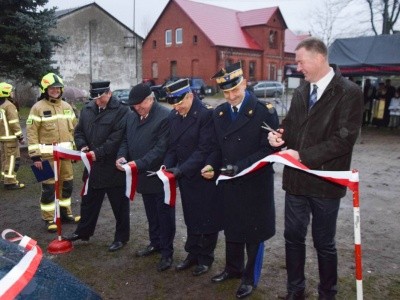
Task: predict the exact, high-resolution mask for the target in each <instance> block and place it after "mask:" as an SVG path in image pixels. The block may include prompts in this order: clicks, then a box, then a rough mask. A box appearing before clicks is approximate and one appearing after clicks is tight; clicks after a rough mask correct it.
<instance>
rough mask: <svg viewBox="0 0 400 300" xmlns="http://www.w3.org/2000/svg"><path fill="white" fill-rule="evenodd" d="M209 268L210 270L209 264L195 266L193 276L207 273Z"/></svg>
mask: <svg viewBox="0 0 400 300" xmlns="http://www.w3.org/2000/svg"><path fill="white" fill-rule="evenodd" d="M208 270H210V267H209V266H206V265H197V266H196V268H194V270H193V272H192V274H193V276H200V275H201V274H204V273H207V272H208Z"/></svg>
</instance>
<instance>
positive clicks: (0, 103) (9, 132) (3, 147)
mask: <svg viewBox="0 0 400 300" xmlns="http://www.w3.org/2000/svg"><path fill="white" fill-rule="evenodd" d="M13 94H14V92H13V86H12V85H11V84H8V83H6V82H2V83H0V153H1V177H2V179H3V181H4V188H5V189H7V190H15V189H21V188H23V187H25V185H24V184H23V183H20V182H19V181H18V180H17V171H18V169H19V165H20V151H19V146H18V142H19V143H20V144H21V145H22V144H24V143H25V142H24V136H23V135H22V131H21V126H20V124H19V116H18V111H17V108H16V107H15V105H14V103H13V100H12V99H13V97H14V95H13Z"/></svg>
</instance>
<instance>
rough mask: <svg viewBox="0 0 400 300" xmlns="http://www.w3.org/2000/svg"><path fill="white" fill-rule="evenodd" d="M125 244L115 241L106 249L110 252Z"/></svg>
mask: <svg viewBox="0 0 400 300" xmlns="http://www.w3.org/2000/svg"><path fill="white" fill-rule="evenodd" d="M125 245H126V242H121V241H115V242H113V243H112V244H111V245H110V247H108V251H110V252H114V251H117V250H119V249H121V248H122V247H123V246H125Z"/></svg>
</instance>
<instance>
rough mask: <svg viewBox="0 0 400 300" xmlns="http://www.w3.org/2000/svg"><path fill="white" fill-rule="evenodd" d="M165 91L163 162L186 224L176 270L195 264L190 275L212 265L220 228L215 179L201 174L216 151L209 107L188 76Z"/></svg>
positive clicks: (220, 216) (197, 273) (218, 199)
mask: <svg viewBox="0 0 400 300" xmlns="http://www.w3.org/2000/svg"><path fill="white" fill-rule="evenodd" d="M166 90H167V100H168V102H169V103H170V104H172V105H173V107H174V110H173V111H172V112H171V114H170V118H169V121H170V130H171V133H170V138H169V142H168V151H167V155H166V157H165V160H164V165H165V166H166V167H167V171H169V172H172V173H173V174H174V175H175V178H176V179H177V180H178V183H179V190H180V193H181V199H182V207H183V215H184V219H185V224H186V227H187V240H186V244H185V250H186V252H188V255H187V257H186V259H185V260H183V261H182V262H181V263H179V264H178V265H177V266H176V270H177V271H181V270H185V269H188V268H190V267H191V266H194V265H196V267H195V268H194V270H193V272H192V274H193V275H194V276H198V275H201V274H204V273H206V272H208V270H209V268H210V267H211V265H212V263H213V261H214V249H215V247H216V244H217V239H218V232H219V231H220V230H221V228H222V227H221V225H222V206H221V204H222V203H221V201H220V198H219V197H218V195H217V187H216V184H215V181H212V180H207V179H205V178H203V177H202V176H201V169H202V168H203V167H204V166H205V164H206V163H207V162H208V161H209V160H210V161H209V163H210V164H214V165H215V163H214V161H212V159H213V157H214V156H213V155H214V154H215V152H218V151H217V147H216V146H217V145H216V139H215V134H214V126H213V122H212V110H211V109H210V108H209V107H206V106H205V105H204V104H203V103H202V102H201V101H200V100H199V99H198V98H197V97H196V96H195V95H194V93H193V92H192V91H191V89H190V86H189V80H188V79H181V80H178V81H176V82H174V83H172V84H170V85H168V86H167V87H166Z"/></svg>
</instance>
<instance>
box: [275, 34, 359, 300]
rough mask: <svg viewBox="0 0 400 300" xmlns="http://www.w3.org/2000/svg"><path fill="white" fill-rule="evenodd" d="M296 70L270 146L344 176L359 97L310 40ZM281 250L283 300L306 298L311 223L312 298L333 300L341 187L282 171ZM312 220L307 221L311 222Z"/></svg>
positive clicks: (290, 170)
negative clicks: (298, 77) (297, 80)
mask: <svg viewBox="0 0 400 300" xmlns="http://www.w3.org/2000/svg"><path fill="white" fill-rule="evenodd" d="M295 53H296V62H297V71H299V72H301V73H303V74H304V79H305V80H304V82H303V83H302V84H301V85H300V86H299V87H298V88H296V89H295V90H294V93H293V98H292V103H291V106H290V109H289V111H288V114H287V115H286V117H285V119H284V120H283V122H282V128H279V130H278V132H275V133H272V132H271V133H269V135H268V138H269V143H270V144H271V146H273V147H287V149H286V150H284V151H282V152H281V153H284V154H287V155H290V156H292V157H293V158H294V159H296V160H299V161H301V162H302V163H303V164H304V165H306V166H307V167H309V168H310V169H313V170H323V171H348V170H349V169H350V163H351V156H352V152H353V146H354V143H355V142H356V139H357V136H358V134H359V130H360V127H361V120H362V110H363V96H362V91H361V89H360V87H359V86H357V85H356V84H354V83H353V82H351V81H350V80H347V79H346V78H344V77H343V76H342V74H341V73H340V70H339V68H338V67H337V66H336V65H329V61H328V49H327V47H326V45H325V44H324V42H323V41H321V40H319V39H317V38H315V37H310V38H307V39H304V40H302V41H301V42H300V43H299V44H298V45H297V47H296V49H295ZM282 187H283V189H284V190H285V192H286V193H285V232H284V237H285V250H286V272H287V285H286V286H287V296H286V299H288V300H304V299H305V298H306V293H305V289H306V277H305V262H306V236H307V228H308V226H309V224H310V221H311V220H312V222H311V228H312V230H311V232H312V238H313V245H314V248H315V249H316V252H317V257H318V271H319V278H320V282H319V284H318V299H329V300H333V299H336V294H337V283H338V280H337V278H338V276H337V275H338V274H337V265H338V257H337V250H336V242H335V235H336V222H337V217H338V213H339V207H340V199H341V198H342V197H343V196H344V195H345V193H346V187H345V186H342V185H339V184H337V183H334V182H330V181H328V180H325V179H324V178H321V177H318V176H315V175H313V174H309V173H307V172H304V171H302V170H298V169H295V168H291V167H288V166H285V168H284V170H283V179H282ZM311 216H312V217H311Z"/></svg>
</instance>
